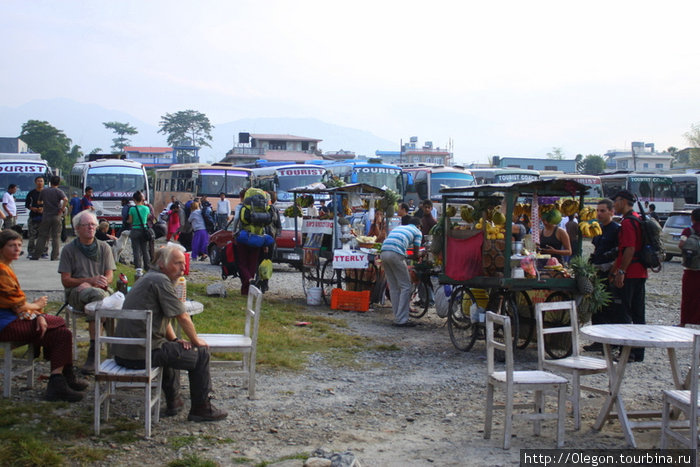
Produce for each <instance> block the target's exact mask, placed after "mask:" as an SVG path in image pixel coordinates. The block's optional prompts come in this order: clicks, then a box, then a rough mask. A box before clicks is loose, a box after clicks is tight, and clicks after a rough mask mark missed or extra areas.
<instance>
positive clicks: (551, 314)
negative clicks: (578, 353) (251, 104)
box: [543, 292, 572, 359]
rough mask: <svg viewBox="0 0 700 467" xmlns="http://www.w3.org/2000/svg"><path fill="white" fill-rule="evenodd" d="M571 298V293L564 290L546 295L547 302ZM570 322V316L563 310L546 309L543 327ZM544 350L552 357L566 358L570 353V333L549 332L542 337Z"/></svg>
mask: <svg viewBox="0 0 700 467" xmlns="http://www.w3.org/2000/svg"><path fill="white" fill-rule="evenodd" d="M566 300H571V295H569V294H568V293H566V292H552V293H551V294H549V296H548V297H547V300H545V301H547V302H563V301H566ZM570 323H571V316H569V312H568V311H565V310H553V311H547V312H545V314H544V323H543V325H544V327H545V328H558V327H561V326H568V325H569V324H570ZM544 350H545V352H547V355H549V356H550V357H552V358H555V359H557V358H566V357H568V356H569V355H571V352H572V344H571V334H568V333H562V334H549V335H547V336H545V337H544Z"/></svg>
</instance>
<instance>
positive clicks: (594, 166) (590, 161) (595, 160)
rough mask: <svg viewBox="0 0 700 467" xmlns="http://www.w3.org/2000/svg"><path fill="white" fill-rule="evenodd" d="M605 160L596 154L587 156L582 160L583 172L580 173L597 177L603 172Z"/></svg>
mask: <svg viewBox="0 0 700 467" xmlns="http://www.w3.org/2000/svg"><path fill="white" fill-rule="evenodd" d="M605 167H606V164H605V159H604V158H603V157H602V156H599V155H597V154H589V155H587V156H586V157H585V158H584V159H583V170H581V173H584V174H588V175H597V174H600V173H603V172H604V171H605Z"/></svg>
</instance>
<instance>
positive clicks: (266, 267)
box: [258, 259, 272, 281]
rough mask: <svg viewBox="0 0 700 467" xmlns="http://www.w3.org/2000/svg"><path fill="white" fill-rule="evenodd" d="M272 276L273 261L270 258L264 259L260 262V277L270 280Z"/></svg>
mask: <svg viewBox="0 0 700 467" xmlns="http://www.w3.org/2000/svg"><path fill="white" fill-rule="evenodd" d="M270 277H272V261H271V260H269V259H264V260H262V261H261V262H260V266H258V278H260V279H261V280H264V281H266V280H268V279H270Z"/></svg>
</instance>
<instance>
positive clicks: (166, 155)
mask: <svg viewBox="0 0 700 467" xmlns="http://www.w3.org/2000/svg"><path fill="white" fill-rule="evenodd" d="M124 152H125V153H126V157H127V158H128V159H131V160H134V161H136V162H140V163H141V164H143V165H145V166H146V167H149V168H159V169H161V168H167V167H170V166H171V165H172V164H176V163H177V160H176V159H175V157H174V152H173V148H169V147H151V146H148V147H137V146H126V147H125V148H124Z"/></svg>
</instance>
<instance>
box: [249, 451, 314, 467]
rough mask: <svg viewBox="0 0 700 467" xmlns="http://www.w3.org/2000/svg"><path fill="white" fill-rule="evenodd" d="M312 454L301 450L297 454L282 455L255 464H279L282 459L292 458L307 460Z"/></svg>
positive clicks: (260, 466) (258, 465)
mask: <svg viewBox="0 0 700 467" xmlns="http://www.w3.org/2000/svg"><path fill="white" fill-rule="evenodd" d="M310 456H311V454H309V453H308V452H299V453H297V454H290V455H288V456H282V457H279V458H277V459H274V460H271V461H262V462H260V463H258V464H255V467H266V466H268V465H272V464H277V463H279V462H282V461H286V460H290V459H301V460H306V459H308V458H309V457H310Z"/></svg>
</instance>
